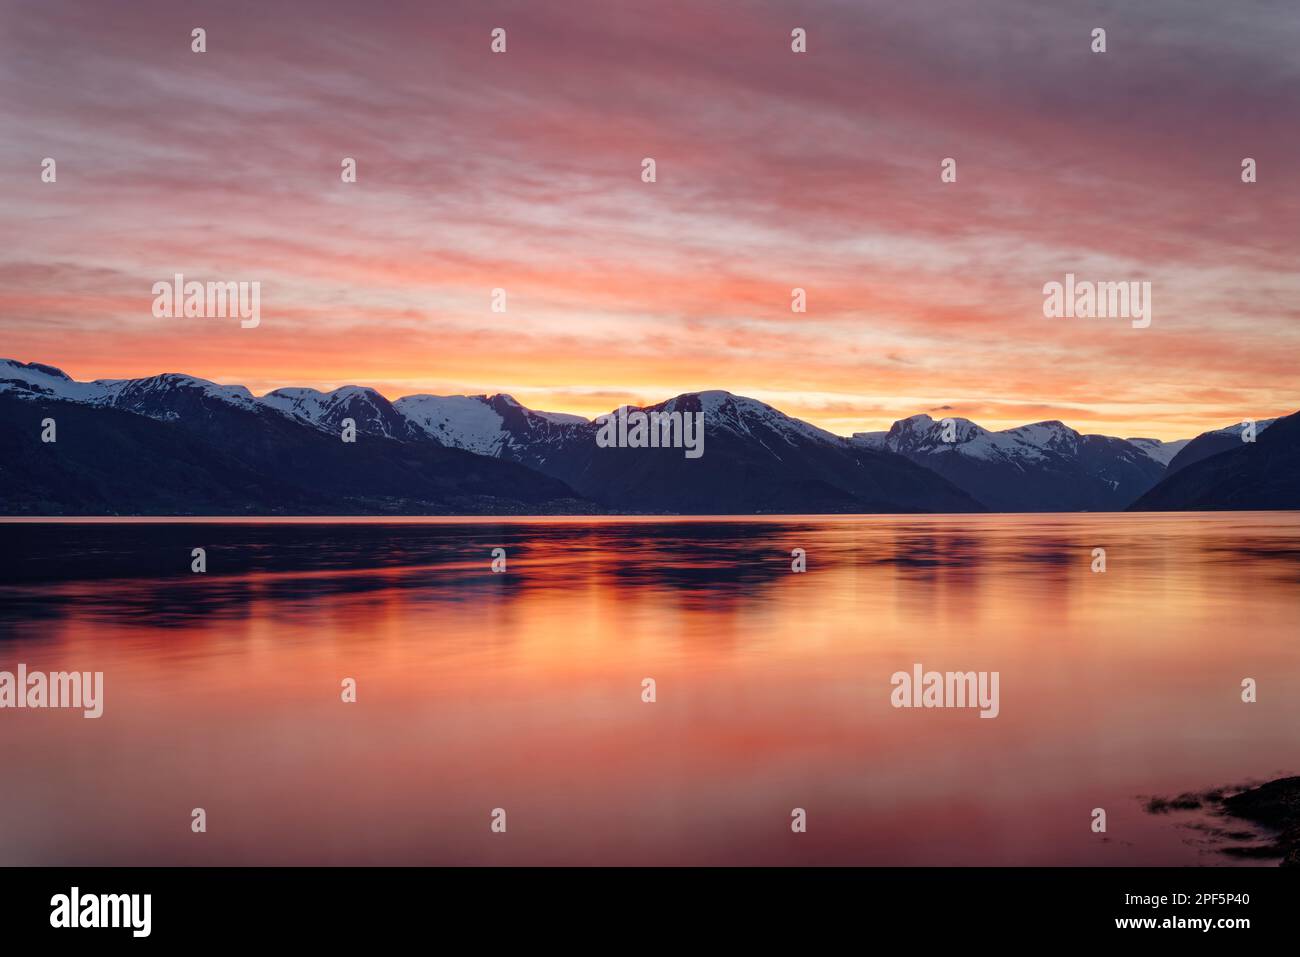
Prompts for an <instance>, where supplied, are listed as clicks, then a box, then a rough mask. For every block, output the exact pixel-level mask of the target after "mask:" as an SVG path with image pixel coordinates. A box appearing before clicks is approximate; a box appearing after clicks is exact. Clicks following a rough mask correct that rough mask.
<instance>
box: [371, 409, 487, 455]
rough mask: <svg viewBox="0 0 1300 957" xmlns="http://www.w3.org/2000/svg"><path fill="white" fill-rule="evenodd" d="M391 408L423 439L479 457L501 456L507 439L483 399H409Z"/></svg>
mask: <svg viewBox="0 0 1300 957" xmlns="http://www.w3.org/2000/svg"><path fill="white" fill-rule="evenodd" d="M393 408H394V409H396V410H397V411H398V412H400V413H401V414H402V415H404V416H406V418H407V419H408V420H409V421H411V422H413V423H415V425H416V427H417V428H419V429H420V430H421V431H423V432H424V433H425V434H426V435H429V436H432V437H433V438H435V439H437V440H438V441H439V442H441V443H443V444H444V445H450V446H453V447H455V448H458V449H464V450H465V451H467V452H477V453H478V454H479V455H500V454H501V450H502V449H503V448H504V447H505V445H506V444H507V440H508V439H509V435H508V434H507V433H506V431H505V430H504V429H503V428H502V423H503V421H504V420H503V419H502V417H501V414H500V413H498V412H497V411H496V410H495V409H493V408H492V406H491V405H489V404H488V397H487V396H485V395H408V396H406V397H404V398H401V399H398V400H397V401H396V402H394V403H393Z"/></svg>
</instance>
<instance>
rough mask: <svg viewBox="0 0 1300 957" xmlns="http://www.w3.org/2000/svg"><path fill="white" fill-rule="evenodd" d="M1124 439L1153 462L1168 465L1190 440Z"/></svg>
mask: <svg viewBox="0 0 1300 957" xmlns="http://www.w3.org/2000/svg"><path fill="white" fill-rule="evenodd" d="M1124 441H1125V442H1128V443H1129V444H1130V445H1134V446H1137V448H1138V449H1140V450H1141V451H1143V452H1145V453H1146V454H1147V455H1148V456H1149V457H1150V458H1151V460H1152V461H1153V462H1159V463H1160V464H1161V465H1163V466H1166V467H1168V465H1169V463H1170V462H1171V461H1172V460H1173V458H1174V456H1175V455H1177V454H1178V453H1179V452H1181V451H1182V450H1183V448H1184V446H1186V445H1187V443H1188V442H1190V441H1192V440H1191V439H1176V440H1174V441H1173V442H1163V441H1161V440H1160V439H1125V440H1124Z"/></svg>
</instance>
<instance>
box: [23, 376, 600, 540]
mask: <svg viewBox="0 0 1300 957" xmlns="http://www.w3.org/2000/svg"><path fill="white" fill-rule="evenodd" d="M318 395H319V394H318ZM295 399H297V400H300V401H299V402H298V403H297V404H295ZM344 415H351V416H353V417H355V418H356V420H357V427H358V432H360V433H361V434H363V435H365V436H366V439H365V441H364V442H361V441H358V442H357V443H352V444H349V443H345V442H343V441H341V433H340V432H339V431H335V430H333V428H332V426H331V425H330V422H331V421H332V420H334V419H337V418H341V417H343V416H344ZM47 418H50V419H53V420H54V422H55V423H56V424H57V439H56V443H55V444H46V443H44V442H42V440H41V433H42V430H43V426H42V424H41V423H42V422H44V421H45V420H46V419H47ZM313 418H314V419H315V421H313ZM406 430H409V431H410V433H411V434H412V435H413V436H416V438H414V439H413V440H404V439H400V438H395V437H393V435H394V434H396V433H400V432H403V431H406ZM0 447H3V448H4V449H5V454H4V455H3V456H0V511H2V512H4V513H5V514H30V515H242V514H253V515H278V514H290V515H312V514H336V515H350V514H361V515H368V514H518V513H531V514H537V513H551V512H565V513H573V512H582V511H590V510H591V507H590V506H589V505H588V504H587V503H585V502H583V501H582V500H581V499H580V498H579V497H578V496H577V495H575V494H574V492H573V490H572V489H570V488H569V487H568V486H566V485H564V483H562V482H559V481H556V480H555V479H552V478H550V477H548V476H545V475H541V474H539V473H538V472H535V471H533V470H531V469H527V468H524V467H523V466H520V465H517V464H515V463H513V462H508V461H501V460H499V459H494V458H487V457H485V456H481V455H473V454H471V453H469V452H464V451H461V450H460V449H454V448H449V447H447V446H444V445H442V444H441V443H439V442H437V441H435V440H433V439H432V438H429V437H428V436H425V435H423V434H420V433H418V430H417V429H416V428H415V426H414V425H412V424H411V423H409V422H408V421H407V420H406V419H403V418H401V417H400V416H397V415H396V413H394V412H392V409H391V406H390V405H389V404H388V401H387V400H386V399H384V398H383V397H382V396H379V395H378V394H377V393H373V392H371V391H370V390H364V389H344V390H336V394H333V398H332V399H331V398H322V399H319V400H317V401H312V400H311V399H310V398H309V397H306V396H303V395H296V396H295V395H289V396H280V397H277V398H275V399H272V401H271V402H264V401H262V400H261V399H257V398H255V397H254V396H252V395H251V393H250V392H249V391H248V390H247V389H245V388H243V387H242V386H221V385H216V384H214V383H211V382H207V381H205V380H202V379H196V378H194V377H192V376H183V375H174V374H168V375H160V376H151V377H149V378H145V379H129V380H113V381H109V380H102V381H99V382H88V383H79V382H74V381H73V380H72V379H70V378H69V377H68V376H66V375H64V374H63V373H62V372H60V371H59V370H58V369H54V368H52V367H50V366H43V365H25V364H23V363H18V362H13V361H12V360H0Z"/></svg>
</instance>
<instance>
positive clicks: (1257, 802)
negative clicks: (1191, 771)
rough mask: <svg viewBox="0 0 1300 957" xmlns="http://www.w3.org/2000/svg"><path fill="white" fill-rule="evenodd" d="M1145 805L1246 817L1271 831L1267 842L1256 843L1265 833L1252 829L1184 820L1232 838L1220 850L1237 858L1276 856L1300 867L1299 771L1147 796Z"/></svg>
mask: <svg viewBox="0 0 1300 957" xmlns="http://www.w3.org/2000/svg"><path fill="white" fill-rule="evenodd" d="M1146 810H1147V813H1149V814H1168V813H1170V812H1175V811H1196V810H1204V811H1209V812H1210V813H1211V814H1213V815H1217V816H1221V817H1230V818H1235V819H1237V820H1239V821H1248V822H1249V823H1251V824H1253V825H1255V826H1257V827H1259V828H1261V829H1262V830H1265V831H1269V832H1271V834H1270V835H1269V836H1268V837H1267V843H1258V842H1259V841H1260V840H1263V839H1265V838H1263V836H1261V835H1257V834H1255V833H1253V832H1251V831H1232V830H1228V829H1226V828H1219V827H1207V826H1206V825H1204V824H1200V825H1196V824H1193V825H1189V826H1191V827H1195V828H1197V829H1198V830H1200V831H1202V832H1205V833H1208V834H1211V835H1212V836H1213V837H1215V838H1217V839H1219V840H1226V841H1233V842H1236V843H1233V844H1229V845H1228V846H1225V847H1222V848H1220V852H1221V853H1223V854H1228V855H1231V856H1232V857H1242V858H1278V857H1280V858H1281V859H1282V864H1281V866H1282V867H1300V777H1288V778H1278V779H1277V780H1276V781H1269V782H1268V783H1266V784H1259V785H1238V786H1236V787H1222V788H1213V789H1211V790H1209V791H1204V792H1201V793H1199V794H1194V793H1184V794H1180V795H1178V796H1177V797H1153V798H1149V799H1147V801H1146ZM1247 842H1249V843H1247Z"/></svg>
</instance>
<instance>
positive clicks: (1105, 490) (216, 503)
mask: <svg viewBox="0 0 1300 957" xmlns="http://www.w3.org/2000/svg"><path fill="white" fill-rule="evenodd" d="M0 402H2V403H3V412H4V419H3V425H2V426H0V436H3V437H4V438H5V439H6V441H7V443H8V444H7V446H6V448H7V449H10V450H12V453H11V454H10V455H8V456H7V458H5V459H4V460H3V461H0V494H2V495H3V499H2V502H3V504H2V505H0V509H2V510H3V512H4V513H7V514H34V515H39V514H51V515H53V514H159V515H168V514H271V515H275V514H329V513H337V514H518V513H521V512H536V513H545V514H552V513H566V512H572V513H583V512H596V511H599V512H629V513H643V514H645V513H650V514H663V513H682V514H701V513H720V514H753V513H777V512H787V513H797V512H806V513H830V512H965V511H983V510H989V509H992V510H997V511H1076V510H1117V509H1122V508H1124V507H1125V506H1126V505H1128V504H1130V503H1132V502H1133V501H1134V500H1135V499H1137V498H1138V497H1139V496H1143V493H1146V492H1147V491H1148V490H1149V489H1152V486H1155V485H1156V483H1157V482H1159V483H1160V486H1159V487H1160V488H1161V489H1166V490H1167V489H1169V488H1174V489H1189V490H1199V491H1197V492H1196V494H1195V495H1194V494H1192V492H1190V491H1189V492H1188V493H1187V497H1186V500H1187V501H1192V500H1193V499H1197V495H1200V494H1201V492H1204V494H1205V495H1207V496H1209V498H1207V499H1206V501H1210V500H1216V499H1214V496H1216V495H1220V494H1221V491H1222V490H1216V491H1213V493H1212V494H1211V492H1210V491H1206V490H1200V486H1194V483H1193V484H1188V485H1186V486H1182V485H1179V486H1171V485H1170V484H1169V480H1168V478H1167V477H1168V476H1170V475H1172V474H1173V473H1174V472H1175V471H1177V472H1178V473H1181V472H1182V471H1187V470H1190V469H1192V468H1194V467H1197V466H1200V465H1201V464H1202V461H1204V462H1210V461H1217V459H1218V458H1219V455H1218V454H1216V453H1218V452H1219V450H1221V449H1225V448H1226V449H1228V450H1229V451H1230V452H1233V454H1235V452H1234V451H1233V450H1234V449H1235V446H1237V445H1240V444H1241V443H1240V439H1239V436H1238V433H1237V431H1236V430H1235V429H1232V428H1230V429H1221V430H1217V431H1215V432H1208V433H1205V434H1204V435H1201V436H1198V437H1197V438H1196V439H1194V440H1191V441H1187V440H1181V441H1179V442H1161V441H1159V440H1156V439H1119V438H1113V437H1110V436H1104V435H1081V434H1080V433H1078V432H1076V431H1075V430H1073V429H1071V428H1069V427H1068V426H1066V425H1064V424H1062V423H1060V422H1056V421H1051V422H1039V423H1035V424H1033V425H1026V426H1021V427H1019V428H1015V429H1006V430H1004V431H1001V432H991V431H989V430H987V429H983V428H981V427H980V426H978V425H976V424H975V423H973V422H970V421H969V420H966V419H953V420H952V422H951V426H950V427H946V426H945V424H944V423H943V422H936V421H935V420H933V419H931V418H930V417H929V416H924V415H920V416H913V417H911V418H909V419H903V420H900V421H898V422H896V423H894V426H893V427H892V428H891V429H890V430H889V431H888V432H874V433H859V434H857V435H855V436H853V437H852V438H851V439H850V438H842V437H840V436H836V435H833V434H831V433H829V432H826V431H824V430H822V429H819V428H816V427H815V426H812V425H810V424H808V423H806V422H802V421H800V420H799V419H795V418H792V417H791V416H788V415H785V414H784V413H782V412H780V411H778V410H776V409H774V408H772V407H771V406H768V405H765V404H764V403H762V402H758V401H756V400H754V399H748V398H745V397H743V396H736V395H732V394H731V393H728V392H721V391H711V392H697V393H687V394H685V395H680V396H677V397H676V398H673V399H669V400H668V401H666V402H662V403H659V404H658V405H654V406H649V407H647V408H645V409H639V410H631V411H633V412H646V413H660V414H669V415H684V416H688V417H689V416H693V415H695V414H696V413H702V414H703V417H704V454H703V455H702V456H700V457H698V458H697V457H693V456H691V457H688V456H687V455H685V454H684V449H682V448H606V447H602V445H601V443H599V442H598V441H597V435H598V433H599V432H600V426H599V424H598V422H590V421H588V420H586V419H584V418H582V417H580V416H575V415H566V414H560V413H551V412H539V411H536V410H533V409H528V408H526V407H524V406H523V405H521V404H520V403H519V402H516V401H515V400H514V399H513V398H511V397H510V396H507V395H495V396H490V397H489V396H484V395H479V396H431V395H414V396H407V397H405V398H402V399H398V400H397V401H395V402H389V401H388V399H386V398H384V397H383V396H382V395H380V394H379V393H377V392H375V391H374V390H372V389H368V388H363V387H359V386H344V387H342V388H339V389H335V390H334V391H332V392H328V393H326V392H318V391H316V390H314V389H299V388H287V389H277V390H276V391H274V392H271V393H268V394H267V395H264V396H261V397H256V396H254V395H253V394H252V393H251V392H250V391H249V390H248V389H246V388H244V387H243V386H237V385H235V386H224V385H217V384H215V383H212V382H207V381H205V380H203V379H197V378H195V377H193V376H188V375H181V374H176V373H168V374H164V375H157V376H150V377H148V378H144V379H125V380H98V381H95V382H76V381H74V380H72V379H71V378H69V377H68V376H67V375H65V374H64V373H63V372H61V371H59V370H58V369H56V368H54V367H53V366H48V365H42V364H39V363H29V364H24V363H19V362H15V361H13V360H6V359H0ZM47 416H49V417H53V418H55V419H56V420H57V422H58V423H59V424H58V429H59V441H58V442H57V443H55V444H53V445H47V444H45V443H41V442H40V428H39V423H40V420H41V419H43V418H45V417H47ZM1269 421H1271V420H1266V421H1264V422H1261V423H1260V424H1259V428H1260V429H1261V431H1260V433H1259V435H1260V439H1261V442H1262V441H1263V438H1264V436H1265V435H1270V434H1271V433H1272V431H1273V430H1272V429H1271V428H1268V422H1269ZM1280 421H1285V420H1280ZM347 424H353V425H355V429H356V434H357V442H356V443H345V442H343V441H342V440H341V437H342V434H343V432H344V427H345V425H347ZM1285 434H1286V432H1285V430H1284V432H1283V435H1285ZM1256 447H1267V448H1271V447H1272V440H1270V443H1266V444H1265V445H1264V446H1258V444H1257V445H1256V446H1251V448H1256ZM1235 451H1241V450H1235ZM1198 459H1199V460H1202V461H1198ZM1171 460H1172V462H1171ZM1246 461H1247V460H1246V459H1243V458H1241V457H1240V456H1238V457H1237V458H1235V459H1233V464H1232V465H1231V466H1227V465H1224V466H1216V468H1220V467H1221V468H1224V469H1227V470H1228V471H1226V472H1223V473H1222V474H1221V475H1220V473H1219V472H1215V473H1214V474H1216V475H1219V477H1220V478H1221V479H1222V480H1223V481H1224V482H1227V481H1228V479H1229V478H1231V474H1230V473H1231V472H1232V470H1233V469H1236V468H1238V466H1239V465H1240V464H1241V463H1245V462H1246ZM1252 461H1253V460H1252ZM1180 462H1186V463H1189V464H1188V465H1186V466H1185V467H1180V468H1179V469H1177V470H1175V469H1174V468H1173V463H1180ZM1166 464H1169V469H1166ZM1258 464H1259V466H1260V467H1261V468H1263V469H1265V471H1267V472H1268V474H1267V475H1252V477H1251V478H1250V481H1251V482H1252V483H1254V485H1252V486H1251V487H1252V488H1254V489H1255V493H1254V496H1253V497H1252V498H1251V501H1252V503H1254V504H1249V505H1244V506H1235V505H1203V504H1190V505H1179V504H1176V503H1178V502H1180V501H1183V500H1184V499H1183V498H1180V497H1179V495H1178V494H1174V493H1169V492H1167V491H1165V492H1161V495H1162V496H1164V495H1169V496H1170V497H1169V498H1167V499H1165V498H1160V497H1156V498H1152V499H1151V500H1150V501H1151V502H1157V501H1159V502H1166V501H1167V502H1168V503H1169V504H1163V505H1153V506H1151V507H1171V508H1177V507H1190V508H1199V507H1252V508H1265V507H1294V506H1286V505H1284V506H1274V505H1268V504H1262V503H1265V502H1275V501H1287V493H1286V490H1285V484H1286V480H1285V479H1283V478H1279V477H1278V476H1275V475H1273V474H1272V469H1273V459H1272V458H1267V457H1265V458H1259V460H1258ZM1242 467H1244V466H1242ZM1195 474H1196V475H1197V476H1202V478H1198V479H1196V481H1208V479H1205V478H1204V476H1205V475H1206V474H1208V473H1205V472H1202V471H1197V472H1196V473H1195ZM1162 479H1165V481H1161V480H1162ZM1260 482H1270V483H1274V484H1276V483H1278V482H1280V483H1281V486H1280V487H1278V488H1275V489H1274V493H1275V494H1272V493H1271V494H1272V497H1269V496H1263V497H1261V495H1260V494H1259V488H1260V485H1259V483H1260ZM1189 483H1191V480H1189ZM1270 487H1272V486H1270ZM1217 488H1218V487H1217V486H1216V489H1217ZM1225 488H1226V486H1225ZM1153 491H1154V490H1153ZM1179 494H1181V493H1179ZM1242 494H1246V493H1245V492H1243V493H1242ZM1197 500H1198V501H1199V499H1197ZM1235 500H1236V499H1233V501H1235ZM1143 501H1146V499H1145V497H1144V498H1143Z"/></svg>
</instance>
